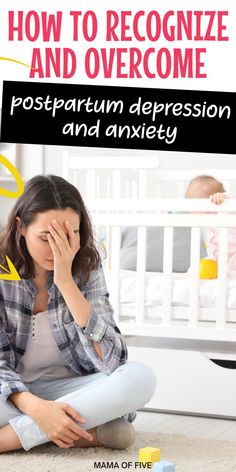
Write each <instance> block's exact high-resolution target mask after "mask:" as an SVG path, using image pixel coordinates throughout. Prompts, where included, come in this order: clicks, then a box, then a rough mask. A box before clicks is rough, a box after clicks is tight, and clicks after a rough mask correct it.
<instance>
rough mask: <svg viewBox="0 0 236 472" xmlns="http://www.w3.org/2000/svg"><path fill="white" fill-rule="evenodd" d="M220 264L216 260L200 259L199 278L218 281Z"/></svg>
mask: <svg viewBox="0 0 236 472" xmlns="http://www.w3.org/2000/svg"><path fill="white" fill-rule="evenodd" d="M217 275H218V264H217V262H216V261H215V260H214V259H207V258H206V259H200V262H199V278H200V279H217Z"/></svg>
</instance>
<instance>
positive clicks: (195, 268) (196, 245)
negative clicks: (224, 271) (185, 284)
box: [189, 228, 201, 327]
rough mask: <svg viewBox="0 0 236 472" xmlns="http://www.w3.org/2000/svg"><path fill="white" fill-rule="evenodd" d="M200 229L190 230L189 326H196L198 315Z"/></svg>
mask: <svg viewBox="0 0 236 472" xmlns="http://www.w3.org/2000/svg"><path fill="white" fill-rule="evenodd" d="M200 238H201V230H200V228H192V229H191V256H190V269H189V270H190V279H189V282H190V286H189V326H192V327H194V326H197V324H198V313H199V259H200Z"/></svg>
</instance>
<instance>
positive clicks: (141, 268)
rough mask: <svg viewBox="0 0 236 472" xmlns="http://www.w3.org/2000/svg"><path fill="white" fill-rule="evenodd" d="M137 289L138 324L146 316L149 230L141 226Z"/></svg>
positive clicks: (139, 231)
mask: <svg viewBox="0 0 236 472" xmlns="http://www.w3.org/2000/svg"><path fill="white" fill-rule="evenodd" d="M137 237H138V238H137V289H136V323H143V322H144V316H145V294H146V281H145V271H146V246H147V228H145V227H143V226H140V227H139V228H138V234H137Z"/></svg>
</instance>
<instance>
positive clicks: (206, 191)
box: [185, 175, 225, 198]
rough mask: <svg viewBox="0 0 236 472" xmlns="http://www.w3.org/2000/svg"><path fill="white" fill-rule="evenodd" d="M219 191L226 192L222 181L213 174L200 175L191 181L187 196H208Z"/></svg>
mask: <svg viewBox="0 0 236 472" xmlns="http://www.w3.org/2000/svg"><path fill="white" fill-rule="evenodd" d="M217 192H220V193H224V192H225V189H224V186H223V184H222V182H220V181H219V180H217V179H215V177H212V176H211V175H198V176H197V177H194V178H193V179H192V180H191V181H190V182H189V184H188V187H187V190H186V193H185V197H186V198H208V197H210V195H212V194H214V193H217Z"/></svg>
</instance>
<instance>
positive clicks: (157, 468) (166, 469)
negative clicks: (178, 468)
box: [152, 461, 175, 472]
mask: <svg viewBox="0 0 236 472" xmlns="http://www.w3.org/2000/svg"><path fill="white" fill-rule="evenodd" d="M152 472H175V464H173V462H169V461H160V462H154V464H153V465H152Z"/></svg>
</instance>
